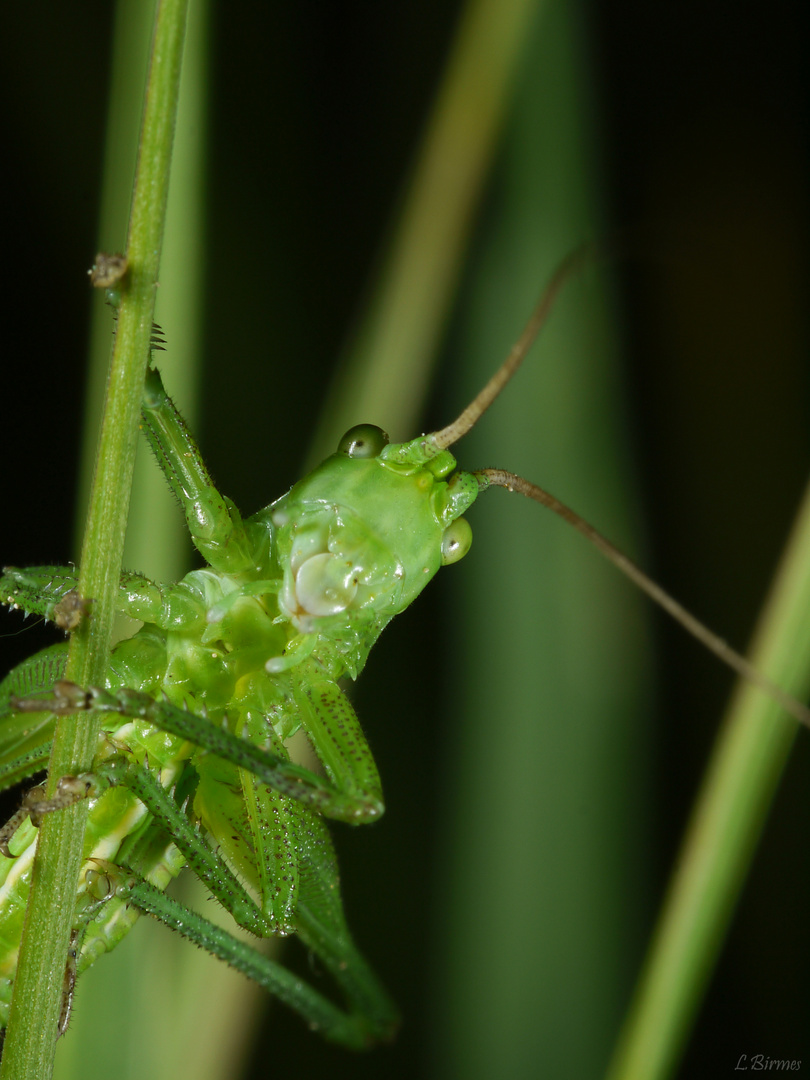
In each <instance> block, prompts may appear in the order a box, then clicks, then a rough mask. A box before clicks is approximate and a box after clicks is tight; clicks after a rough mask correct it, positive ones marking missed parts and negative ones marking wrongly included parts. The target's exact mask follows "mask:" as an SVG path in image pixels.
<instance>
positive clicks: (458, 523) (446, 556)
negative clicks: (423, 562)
mask: <svg viewBox="0 0 810 1080" xmlns="http://www.w3.org/2000/svg"><path fill="white" fill-rule="evenodd" d="M470 544H472V529H471V528H470V523H469V522H468V521H467V519H466V518H457V519H456V520H455V521H454V522H453V523H452V525H448V526H447V528H446V529H445V530H444V536H442V566H450V565H451V564H452V563H455V562H458V560H459V559H463V558H464V556H465V555H466V554H467V552H468V551H469V550H470Z"/></svg>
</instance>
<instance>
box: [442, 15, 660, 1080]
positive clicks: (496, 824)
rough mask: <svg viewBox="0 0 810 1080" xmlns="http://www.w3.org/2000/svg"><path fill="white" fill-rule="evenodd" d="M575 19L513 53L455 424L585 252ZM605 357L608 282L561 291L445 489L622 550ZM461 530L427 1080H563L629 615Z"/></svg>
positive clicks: (601, 857) (607, 999)
mask: <svg viewBox="0 0 810 1080" xmlns="http://www.w3.org/2000/svg"><path fill="white" fill-rule="evenodd" d="M580 15H581V13H580V10H579V6H578V5H572V4H570V3H552V4H549V6H548V9H547V11H546V12H545V18H544V19H543V20H542V22H540V23H538V25H537V27H536V32H535V35H534V36H533V38H532V40H531V42H530V43H529V49H530V55H531V57H532V63H531V66H530V67H527V68H526V69H525V70H524V72H523V75H522V78H521V81H520V87H519V93H518V100H517V104H516V108H515V112H514V115H513V117H512V119H511V122H510V127H509V140H508V145H507V147H506V151H505V155H504V161H503V164H502V166H501V168H500V169H499V172H498V183H497V186H496V190H495V191H494V192H493V195H492V198H491V205H490V216H489V219H488V221H487V228H486V232H485V235H484V237H483V238H482V239H479V241H478V244H477V247H478V250H479V251H480V253H481V258H480V262H479V264H478V266H477V267H476V272H475V277H474V281H473V284H472V288H471V294H470V295H469V296H468V297H467V298H466V304H465V316H464V319H463V323H462V328H461V331H460V334H461V341H460V343H459V352H460V360H459V363H458V367H459V370H458V372H457V382H458V386H457V387H456V386H455V385H454V393H456V394H457V395H458V403H459V404H464V403H465V402H466V401H468V400H469V399H470V398H471V397H472V394H473V393H474V392H475V391H477V390H478V389H480V387H481V386H482V385H483V383H484V381H485V379H486V378H487V377H488V376H489V375H490V374H491V373H492V371H493V369H494V367H495V366H496V365H497V363H498V362H499V361H500V360H501V359H502V358H503V356H504V355H505V354H506V352H507V351H508V349H509V347H510V346H511V344H512V343H513V342H514V340H515V339H516V337H517V335H518V333H519V332H520V330H521V328H522V326H523V324H524V322H525V320H526V318H527V317H528V314H529V312H530V311H531V309H532V307H533V305H534V303H535V302H536V301H537V298H538V297H539V295H540V292H541V290H542V288H543V286H544V284H545V282H547V281H548V279H549V277H550V275H551V273H552V271H553V270H554V269H555V268H556V266H557V265H558V264H559V262H560V261H561V260H562V259H563V258H564V257H565V256H566V255H568V254H570V253H571V251H573V250H574V249H575V248H576V247H577V246H578V245H579V244H581V243H582V241H583V240H586V239H593V238H595V237H596V238H599V237H600V236H601V235H602V234H603V231H604V230H603V224H602V220H601V216H600V204H599V195H598V192H599V182H600V170H599V167H598V161H597V154H596V152H595V149H594V132H595V131H596V130H597V123H596V120H595V118H594V116H593V115H592V100H591V87H590V83H589V77H588V76H589V70H590V66H589V58H588V51H587V48H586V41H585V38H584V35H583V27H582V21H581V18H580ZM459 321H460V322H461V319H460V320H459ZM617 352H618V350H617V347H616V333H615V330H614V327H613V319H612V310H611V288H610V281H609V279H608V277H607V275H606V273H605V272H604V271H603V268H602V267H601V266H600V267H597V266H591V267H588V268H587V269H586V270H585V271H584V272H583V273H582V274H581V275H578V276H577V277H576V278H574V279H573V280H572V281H571V282H570V283H567V284H566V287H565V289H564V290H563V292H562V294H561V295H560V297H559V299H558V302H557V305H556V307H555V309H554V311H553V312H552V315H551V318H550V320H549V323H548V325H547V326H546V327H545V328H544V330H543V332H542V334H541V336H540V339H539V341H538V343H537V345H536V346H535V348H534V350H533V352H532V355H531V356H530V357H529V358H528V360H527V362H526V363H525V364H524V366H523V368H522V369H521V371H520V372H519V374H518V375H517V377H516V379H515V381H514V384H513V385H511V386H510V387H508V388H507V390H506V391H505V392H504V394H503V395H502V396H501V398H500V399H499V400H498V402H497V404H496V405H495V406H494V407H493V408H492V409H491V410H490V411H489V413H487V415H486V416H485V417H484V418H483V419H482V421H481V422H480V424H479V426H478V427H477V428H476V429H475V431H474V432H472V433H471V435H469V436H467V437H465V439H464V440H463V442H462V443H461V444H460V445H459V449H458V453H459V454H460V455H462V458H463V461H464V464H465V467H478V466H481V465H497V466H498V467H503V468H508V469H510V470H512V471H514V472H517V473H519V474H520V475H522V476H525V477H527V478H528V479H530V480H534V481H537V482H540V483H542V484H543V485H544V486H547V487H548V488H549V489H550V490H551V491H553V492H554V493H555V494H556V495H558V496H560V497H561V498H563V499H565V501H566V502H568V503H569V504H571V505H572V506H574V507H575V508H577V509H578V510H580V511H584V512H586V513H587V515H588V517H589V519H590V520H592V521H593V523H594V524H595V525H596V526H597V527H599V528H600V529H602V530H603V531H605V532H607V534H608V535H610V536H611V537H614V538H616V539H617V540H618V541H619V542H620V543H621V545H622V547H623V548H625V549H629V550H631V551H633V550H635V549H637V546H638V545H637V544H633V543H632V540H631V537H632V534H633V524H634V522H633V514H632V508H631V504H630V500H629V497H628V493H629V492H630V491H631V490H632V487H633V480H634V477H633V475H632V469H631V468H630V465H629V458H628V453H627V447H626V445H625V441H624V431H625V428H626V423H625V421H624V415H623V409H622V402H621V395H620V388H619V381H618V376H617V373H616V362H617ZM456 411H457V410H456V409H450V411H449V415H450V416H453V415H455V413H456ZM469 517H470V520H471V523H472V526H473V546H472V550H471V552H470V554H469V556H468V557H467V558H466V559H465V561H464V563H463V564H462V565H461V566H460V567H459V573H458V574H456V573H455V572H454V571H455V568H451V571H452V572H450V571H449V572H448V573H447V575H446V579H445V581H446V585H445V587H449V588H450V589H451V590H452V592H453V596H454V605H453V610H454V617H453V622H452V624H451V625H448V626H447V627H446V628H444V633H443V634H441V635H440V636H441V638H442V640H444V641H446V643H447V644H446V645H445V649H444V654H445V655H444V656H443V657H442V666H443V667H446V668H447V670H448V671H450V672H452V673H454V679H453V682H452V685H451V688H450V691H449V694H450V696H449V697H448V699H447V701H446V704H445V711H446V712H447V713H448V714H450V715H451V716H452V717H453V719H454V724H453V728H452V730H451V732H450V735H449V739H448V744H447V746H446V748H445V752H444V758H445V761H444V770H443V772H444V775H445V776H446V777H447V788H448V792H447V797H448V800H450V799H452V805H451V806H449V808H448V815H449V823H448V827H447V830H446V835H445V838H444V843H443V846H442V852H441V857H440V865H441V866H442V868H443V872H442V881H441V893H442V895H441V904H440V908H441V910H440V916H441V921H440V922H439V923H438V924H437V926H436V927H435V928H434V949H435V951H436V952H437V953H438V955H439V958H440V960H441V962H442V964H443V967H444V970H443V973H442V976H441V978H440V979H439V980H438V981H437V985H436V987H435V991H434V995H433V1008H434V1010H435V1013H436V1017H437V1021H436V1023H437V1030H436V1041H437V1044H438V1048H439V1054H438V1062H437V1067H436V1070H435V1075H436V1076H437V1077H438V1076H442V1077H464V1078H465V1080H478V1078H481V1080H488V1078H490V1077H492V1076H500V1075H503V1076H509V1077H510V1078H530V1077H537V1076H548V1077H554V1080H566V1078H570V1080H581V1078H582V1077H588V1076H595V1075H598V1074H599V1073H600V1072H601V1070H602V1069H603V1068H604V1063H605V1061H606V1060H607V1057H608V1054H609V1051H610V1046H611V1041H612V1039H613V1037H614V1032H615V1028H616V1025H617V1024H618V1021H619V1006H618V1002H617V1000H616V996H617V995H616V988H617V986H622V985H623V984H624V982H625V980H626V971H625V961H624V956H623V948H624V947H626V942H627V941H628V940H632V939H633V937H634V935H635V933H636V930H635V926H636V925H637V924H638V922H639V921H640V915H641V912H642V911H643V902H644V899H643V898H644V891H643V889H639V884H638V883H639V881H640V880H643V879H644V876H645V859H644V821H645V805H644V797H645V792H646V787H645V783H644V776H645V774H646V769H647V756H646V755H647V749H648V741H647V735H646V731H647V730H648V720H647V714H646V710H645V709H644V708H643V704H644V702H643V698H644V693H645V682H644V678H643V675H642V668H643V664H644V662H645V659H646V657H647V650H646V647H645V645H646V642H645V634H644V630H643V618H644V614H643V613H644V610H645V609H644V606H643V600H642V598H641V597H640V596H637V595H635V593H634V590H632V589H631V588H630V587H629V586H628V585H627V584H626V583H625V582H623V581H622V580H620V579H619V577H618V575H616V574H615V572H614V571H613V569H612V568H611V567H610V566H608V565H601V560H600V559H599V556H598V555H597V554H596V553H595V552H594V551H592V550H591V549H589V547H588V545H586V544H584V543H582V542H579V541H578V540H577V538H576V537H575V536H573V534H571V532H570V530H567V529H566V528H565V527H564V526H563V525H562V524H561V523H558V522H556V521H553V520H549V518H548V515H544V514H543V513H542V512H541V511H540V510H539V509H538V508H537V507H536V506H534V505H533V504H530V503H528V502H527V501H526V500H524V499H520V498H516V497H514V496H508V495H507V494H506V493H499V494H495V493H494V492H493V493H490V492H487V493H486V494H485V495H484V496H482V498H481V499H480V501H479V503H478V504H477V505H476V506H475V507H474V508H473V510H472V511H471V512H470V515H469ZM642 561H643V560H642ZM471 575H472V576H471ZM617 778H619V779H617Z"/></svg>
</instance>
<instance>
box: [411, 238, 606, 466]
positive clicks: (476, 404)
mask: <svg viewBox="0 0 810 1080" xmlns="http://www.w3.org/2000/svg"><path fill="white" fill-rule="evenodd" d="M591 251H592V245H590V244H587V245H584V246H583V247H580V248H578V249H577V250H576V251H573V252H572V253H571V254H570V255H569V256H568V257H567V258H565V259H563V261H562V262H561V263H560V265H559V266H558V267H557V269H556V270H555V271H554V275H553V276H552V278H551V281H549V283H548V285H547V286H546V288H545V291H544V292H543V295H542V296H541V297H540V300H539V301H538V303H537V306H536V307H535V309H534V311H533V312H532V313H531V315H530V316H529V321H528V322H527V323H526V326H525V328H524V330H523V333H522V334H521V335H520V337H519V338H518V340H517V341H516V342H515V344H514V345H513V346H512V349H511V351H510V353H509V355H508V356H507V358H506V359H505V360H504V362H503V363H502V364H501V366H500V367H499V368H498V370H497V371H496V372H495V374H494V375H493V376H492V378H491V379H490V380H489V382H488V383H487V384H486V386H485V387H484V388H483V390H481V391H480V393H478V394H477V395H476V396H475V398H474V399H473V400H472V401H471V402H470V404H469V405H468V406H467V408H466V409H465V410H464V411H463V412H462V413H461V415H460V416H458V417H457V418H456V419H455V420H453V422H452V423H450V424H448V425H447V427H443V428H442V429H441V430H440V431H435V432H433V439H434V440H435V443H436V445H437V446H438V447H440V448H441V449H442V450H445V449H447V447H448V446H452V445H453V443H454V442H458V440H459V439H460V438H461V436H462V435H466V434H467V432H468V431H469V430H470V429H471V428H472V427H474V426H475V424H476V423H477V422H478V420H480V418H481V417H482V416H483V414H484V413H485V412H486V411H487V409H488V408H489V407H490V405H491V404H492V402H493V401H494V400H495V398H496V397H497V396H498V394H500V392H501V390H503V388H504V387H505V386H506V384H507V383H508V382H509V380H510V379H511V378H512V376H513V375H514V374H515V372H516V371H517V369H518V368H519V367H520V365H521V364H522V363H523V361H524V360H525V358H526V354H527V353H528V351H529V349H530V348H531V347H532V345H533V344H534V342H535V339H536V337H537V335H538V334H539V333H540V331H541V330H542V328H543V325H544V323H545V321H546V319H547V318H548V316H549V312H550V311H551V309H552V307H553V305H554V301H555V300H556V299H557V293H558V292H559V291H560V289H561V288H562V287H563V285H564V284H565V282H566V281H567V279H568V278H569V277H570V276H571V274H572V273H573V272H574V271H575V270H577V269H578V268H579V266H580V263H582V261H583V260H584V259H585V257H586V256H587V255H588V254H589V253H590V252H591Z"/></svg>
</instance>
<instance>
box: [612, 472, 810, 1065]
mask: <svg viewBox="0 0 810 1080" xmlns="http://www.w3.org/2000/svg"><path fill="white" fill-rule="evenodd" d="M809 608H810V491H808V494H807V495H806V496H805V500H804V504H803V507H802V510H801V511H800V514H799V517H798V520H797V522H796V525H795V526H794V529H793V533H792V536H791V538H790V541H789V543H788V547H787V551H786V553H785V555H784V557H783V559H782V563H781V566H780V569H779V573H778V575H777V578H776V581H775V584H774V587H773V589H772V592H771V595H770V598H769V600H768V603H767V606H766V608H765V614H764V617H763V620H762V623H761V625H760V629H759V630H758V632H757V635H756V640H755V645H754V648H753V650H752V660H753V662H754V664H755V666H756V667H757V668H758V669H759V670H760V671H762V672H763V673H764V674H766V675H768V676H769V678H771V679H773V680H774V681H775V682H776V683H778V684H779V685H780V686H782V687H784V689H785V690H787V691H789V692H790V693H791V694H793V695H794V696H796V697H798V698H800V699H803V698H804V697H805V696H806V695H807V692H808V689H810V670H808V664H807V659H806V658H807V656H808V653H810V620H808V618H807V611H808V609H809ZM796 731H797V724H796V722H795V721H794V720H792V719H790V718H788V717H785V716H784V714H782V713H781V712H780V709H779V706H778V705H776V704H775V703H774V702H773V701H771V700H770V699H769V698H767V697H765V696H764V695H763V694H761V693H760V692H759V691H758V690H756V689H755V688H754V687H752V686H748V685H742V686H740V688H739V689H738V691H737V693H736V694H735V697H734V700H733V701H732V706H731V709H730V711H729V715H728V717H727V720H726V723H725V725H724V727H723V729H722V730H721V732H720V735H719V737H718V740H717V744H716V747H715V751H714V754H713V756H712V760H711V762H710V764H709V767H708V769H707V771H706V776H705V779H704V782H703V787H702V790H701V793H700V795H699V797H698V799H697V801H696V803H695V809H694V811H693V814H692V820H691V822H690V825H689V828H688V830H687V834H686V837H685V839H684V842H683V846H682V850H681V855H680V858H679V860H678V866H677V870H676V872H675V875H674V877H673V880H672V882H671V884H670V888H669V894H668V897H667V900H666V902H665V904H664V907H663V909H662V913H661V916H660V919H659V924H658V927H657V929H656V932H655V935H654V938H653V942H652V945H651V947H650V951H649V955H648V957H647V961H646V963H645V967H644V971H643V972H642V975H641V978H640V980H639V984H638V987H637V990H636V994H635V998H634V1001H633V1003H632V1006H631V1009H630V1013H629V1015H628V1018H627V1021H626V1024H625V1027H624V1030H623V1032H622V1035H621V1038H620V1041H619V1044H618V1046H617V1049H616V1053H615V1056H614V1059H613V1062H612V1064H611V1067H610V1069H609V1071H608V1077H609V1080H663V1078H664V1077H667V1076H670V1075H671V1074H672V1072H673V1071H674V1069H675V1067H676V1065H677V1063H678V1060H679V1057H680V1054H681V1051H682V1047H683V1045H684V1043H685V1041H686V1039H687V1036H688V1034H689V1030H690V1027H691V1024H692V1021H693V1018H694V1016H695V1014H696V1013H697V1010H698V1007H699V1005H700V1002H701V1000H702V997H703V993H704V990H705V987H706V984H707V983H708V980H709V978H710V976H711V972H712V970H713V967H714V963H715V960H716V957H717V954H718V953H719V951H720V948H721V946H722V944H723V941H724V938H725V934H726V930H727V928H728V924H729V922H730V920H731V917H732V915H733V912H734V907H735V904H736V901H737V897H738V895H739V893H740V890H741V888H742V885H743V882H744V880H745V875H746V872H747V870H748V867H749V865H750V863H751V860H752V858H753V853H754V849H755V847H756V844H757V841H758V839H759V836H760V833H761V831H762V829H763V826H764V824H765V819H766V816H767V813H768V810H769V808H770V803H771V800H772V798H773V794H774V792H775V791H776V788H777V785H778V783H779V779H780V776H781V773H782V769H783V767H784V765H785V762H786V761H787V757H788V754H789V753H790V748H791V746H792V745H793V740H794V737H795V734H796Z"/></svg>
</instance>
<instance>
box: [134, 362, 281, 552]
mask: <svg viewBox="0 0 810 1080" xmlns="http://www.w3.org/2000/svg"><path fill="white" fill-rule="evenodd" d="M141 417H142V426H143V431H144V434H145V435H146V438H147V440H148V441H149V445H150V446H151V447H152V450H153V451H154V453H155V457H156V458H157V460H158V463H159V465H160V467H161V469H162V470H163V472H164V474H165V476H166V479H167V481H168V483H169V487H170V488H171V489H172V491H173V492H174V494H175V496H176V497H177V499H178V501H179V502H180V505H181V506H182V507H183V512H184V513H185V516H186V522H187V524H188V529H189V532H190V533H191V539H192V540H193V542H194V544H195V546H196V548H197V550H198V551H199V552H200V554H201V555H202V556H203V558H204V559H205V560H206V562H208V563H209V564H210V565H211V566H213V567H214V568H215V569H217V570H223V571H228V572H238V571H240V570H246V569H248V568H249V567H251V566H253V565H254V563H255V561H256V559H255V556H256V550H257V543H256V541H255V539H254V536H253V535H250V534H249V530H248V529H247V528H246V527H245V525H244V523H243V522H242V518H241V515H240V514H239V511H238V510H237V509H236V507H235V506H234V504H233V503H232V502H231V500H230V499H227V498H225V497H224V496H223V495H220V493H219V491H217V489H216V487H215V486H214V483H213V481H212V480H211V476H210V474H209V472H208V469H207V468H206V466H205V462H204V461H203V459H202V455H201V454H200V451H199V448H198V446H197V444H196V442H195V441H194V439H193V438H192V437H191V434H190V433H189V430H188V428H187V427H186V425H185V421H184V420H183V418H182V416H181V415H180V413H179V412H178V411H177V409H176V407H175V405H174V402H173V401H172V400H171V398H170V397H169V396H168V394H167V393H166V391H165V389H164V388H163V381H162V379H161V377H160V374H159V372H158V371H157V370H156V369H154V368H152V369H150V370H149V372H148V373H147V376H146V384H145V387H144V397H143V404H142V408H141ZM260 540H261V537H260Z"/></svg>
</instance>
